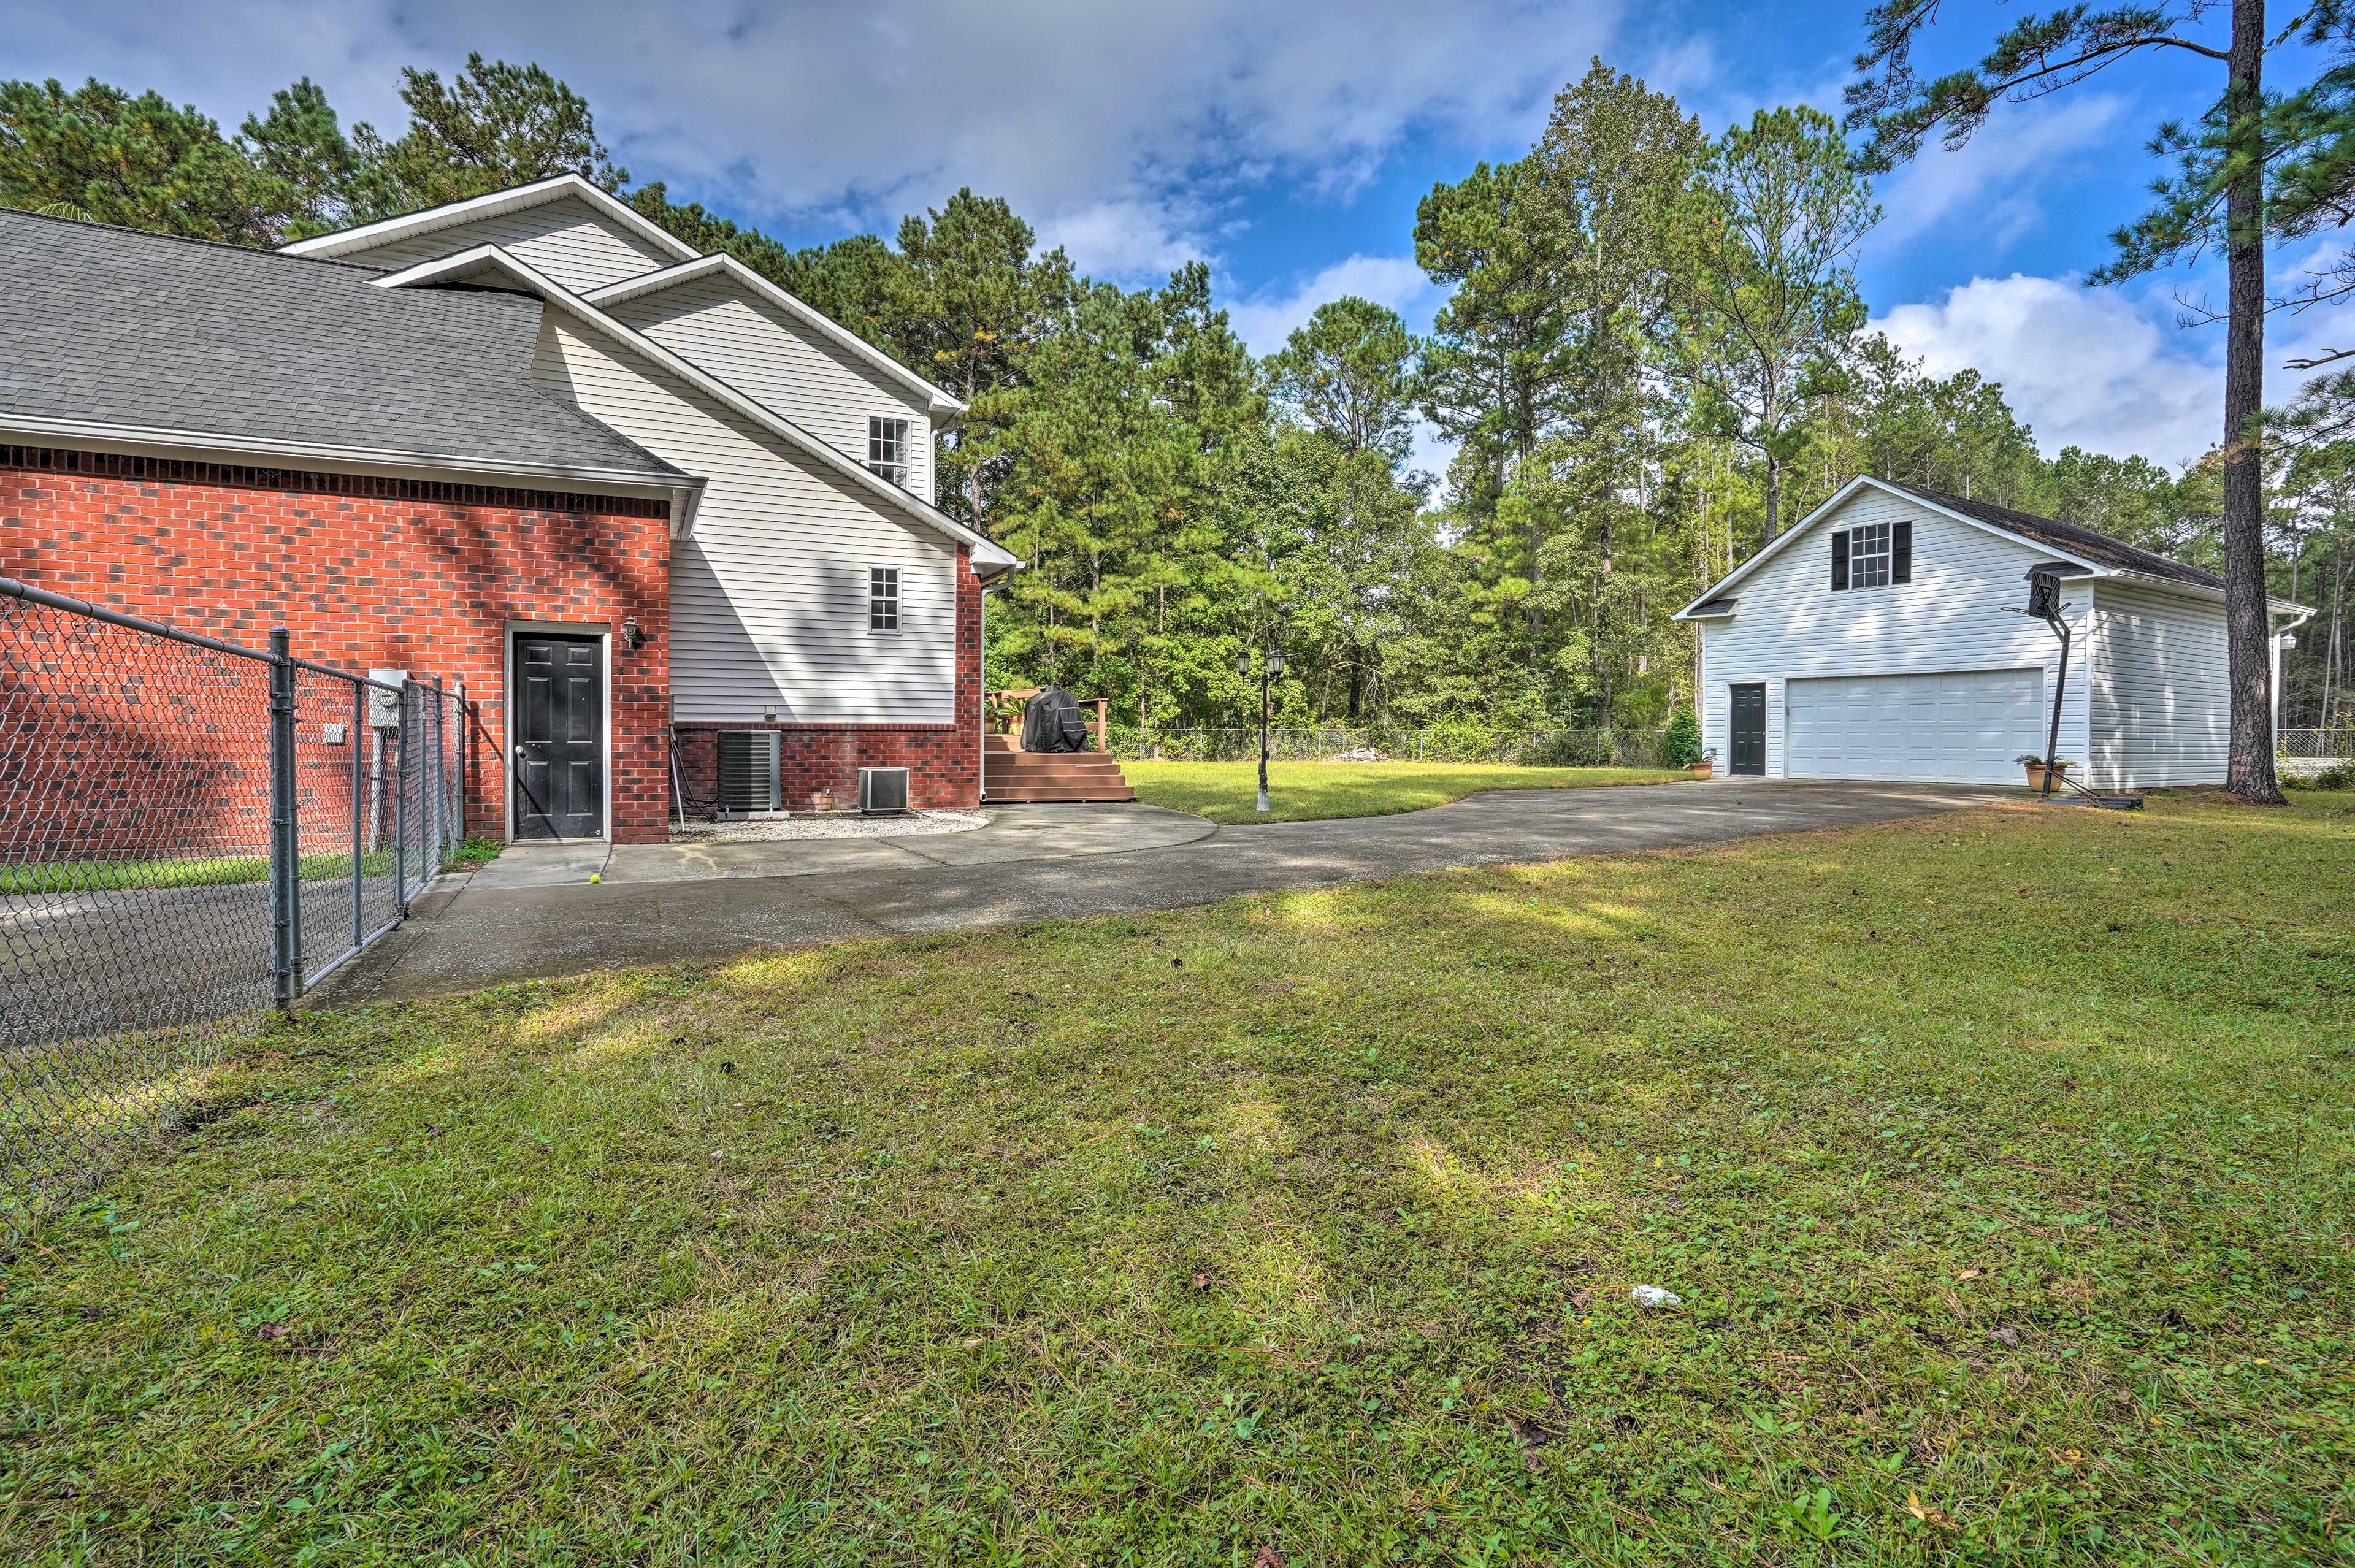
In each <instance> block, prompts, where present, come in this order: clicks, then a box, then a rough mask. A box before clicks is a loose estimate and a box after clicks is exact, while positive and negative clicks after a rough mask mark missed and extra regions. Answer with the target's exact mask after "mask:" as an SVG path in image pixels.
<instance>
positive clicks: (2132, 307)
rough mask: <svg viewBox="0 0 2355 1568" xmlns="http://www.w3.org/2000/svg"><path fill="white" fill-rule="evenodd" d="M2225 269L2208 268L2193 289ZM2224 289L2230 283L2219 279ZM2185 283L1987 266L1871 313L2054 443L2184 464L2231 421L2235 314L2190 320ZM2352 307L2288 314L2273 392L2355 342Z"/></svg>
mask: <svg viewBox="0 0 2355 1568" xmlns="http://www.w3.org/2000/svg"><path fill="white" fill-rule="evenodd" d="M2211 282H2212V280H2208V279H2204V278H2202V277H2200V276H2198V275H2195V276H2193V277H2191V278H2190V279H2189V280H2186V281H2185V283H2183V285H2182V291H2181V292H2182V293H2184V295H2185V296H2186V297H2196V296H2198V295H2199V294H2200V292H2201V289H2202V287H2203V286H2204V285H2205V284H2207V283H2211ZM2214 292H2215V293H2217V294H2218V296H2219V297H2221V294H2222V291H2221V289H2217V290H2215V291H2214ZM2176 293H2177V291H2176V289H2174V288H2171V287H2169V286H2166V285H2164V284H2161V283H2156V282H2154V283H2147V284H2146V285H2144V286H2142V287H2141V288H2140V289H2139V290H2137V291H2133V292H2128V291H2125V290H2121V289H2115V288H2088V287H2087V286H2085V284H2084V283H2083V281H2082V280H2080V279H2079V278H2076V277H2074V276H2063V277H2057V278H2048V277H2031V276H2028V275H2025V274H2022V273H2019V272H2015V273H2013V274H2012V275H2011V276H2009V277H2008V278H1974V279H1972V280H1971V281H1970V282H1969V283H1965V284H1963V285H1962V286H1960V287H1958V288H1955V289H1950V290H1948V291H1947V292H1946V293H1945V295H1944V296H1943V297H1941V298H1939V299H1936V300H1928V301H1922V302H1918V303H1916V304H1902V305H1899V306H1898V307H1897V308H1896V309H1894V310H1891V311H1890V312H1889V313H1888V314H1887V315H1882V316H1879V317H1877V318H1875V319H1874V321H1873V322H1872V323H1871V328H1872V330H1874V331H1877V332H1885V333H1887V334H1888V335H1889V337H1890V340H1891V342H1893V343H1896V344H1898V345H1900V346H1901V347H1903V348H1904V350H1905V351H1906V352H1907V353H1908V354H1910V355H1913V356H1916V357H1920V358H1921V359H1922V360H1923V369H1924V370H1926V371H1927V372H1928V373H1929V374H1931V375H1933V376H1950V375H1953V374H1954V373H1955V371H1957V370H1962V369H1966V368H1968V369H1974V370H1977V372H1978V373H1979V374H1980V375H1982V376H1984V377H1986V378H1987V379H1988V380H1990V381H1997V382H2000V383H2001V384H2002V386H2003V390H2004V397H2005V399H2006V400H2008V401H2009V403H2010V404H2011V407H2012V410H2013V411H2014V412H2016V413H2018V414H2019V417H2020V418H2021V419H2022V420H2024V421H2027V422H2028V424H2029V425H2030V427H2031V428H2032V429H2033V430H2034V431H2035V432H2036V442H2037V445H2038V446H2039V447H2041V449H2042V450H2043V451H2044V453H2045V454H2046V455H2047V456H2051V455H2052V454H2054V453H2058V452H2059V451H2060V450H2061V449H2062V447H2064V446H2082V447H2085V448H2087V449H2088V450H2090V451H2094V452H2105V453H2111V454H2113V455H2115V456H2119V457H2125V456H2129V455H2134V454H2137V453H2138V454H2140V455H2142V456H2144V457H2147V458H2149V459H2150V460H2151V461H2153V462H2155V463H2160V464H2169V465H2176V464H2183V463H2188V462H2190V461H2193V460H2195V459H2197V458H2199V457H2200V456H2201V455H2202V454H2203V453H2206V452H2207V451H2208V450H2209V449H2210V448H2211V447H2212V446H2214V445H2215V444H2216V443H2217V442H2218V441H2219V440H2220V439H2221V438H2222V434H2223V422H2224V367H2223V348H2224V337H2223V327H2222V325H2204V326H2185V325H2180V323H2179V317H2180V316H2181V315H2182V314H2183V312H2182V308H2181V307H2180V306H2179V304H2177V303H2176ZM2350 314H2355V313H2350V311H2348V310H2345V309H2339V310H2320V311H2317V312H2315V313H2314V314H2312V315H2307V316H2304V317H2295V318H2282V317H2276V318H2275V322H2274V324H2273V325H2272V329H2271V331H2270V332H2269V334H2268V339H2269V341H2268V344H2267V347H2266V352H2265V365H2266V370H2265V400H2266V401H2267V402H2268V403H2282V402H2286V401H2287V400H2290V399H2291V398H2293V397H2295V396H2296V392H2297V389H2298V386H2299V384H2300V383H2301V382H2302V381H2304V380H2305V379H2306V378H2307V376H2308V375H2310V374H2311V372H2307V371H2299V370H2292V369H2289V368H2286V361H2287V360H2289V359H2292V358H2295V357H2298V356H2299V355H2301V354H2304V353H2311V352H2313V351H2315V350H2316V349H2318V348H2319V347H2323V346H2325V345H2327V344H2331V343H2334V342H2339V343H2350V344H2355V321H2350Z"/></svg>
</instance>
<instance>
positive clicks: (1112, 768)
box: [982, 735, 1136, 805]
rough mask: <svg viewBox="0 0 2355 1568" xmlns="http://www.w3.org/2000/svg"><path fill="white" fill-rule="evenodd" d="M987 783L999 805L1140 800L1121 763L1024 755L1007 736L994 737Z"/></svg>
mask: <svg viewBox="0 0 2355 1568" xmlns="http://www.w3.org/2000/svg"><path fill="white" fill-rule="evenodd" d="M982 783H983V784H984V786H985V787H986V789H987V791H988V795H989V799H990V800H991V801H992V802H993V803H996V804H998V805H1008V804H1012V805H1023V804H1028V803H1035V802H1042V801H1123V800H1135V798H1136V791H1135V789H1133V788H1132V787H1130V785H1129V782H1128V780H1127V779H1126V778H1125V777H1124V776H1123V774H1122V773H1121V771H1120V760H1119V759H1118V758H1116V757H1108V756H1106V755H1104V754H1103V752H1021V751H1017V750H1015V748H1014V745H1013V742H1012V741H1011V740H1010V739H1009V738H1008V737H1007V736H1004V735H992V736H989V737H988V740H987V744H986V747H985V748H984V751H983V755H982Z"/></svg>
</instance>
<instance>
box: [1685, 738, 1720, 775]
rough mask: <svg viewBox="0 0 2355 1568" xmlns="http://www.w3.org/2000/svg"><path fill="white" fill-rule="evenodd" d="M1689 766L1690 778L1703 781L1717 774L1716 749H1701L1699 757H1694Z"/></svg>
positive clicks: (1713, 747)
mask: <svg viewBox="0 0 2355 1568" xmlns="http://www.w3.org/2000/svg"><path fill="white" fill-rule="evenodd" d="M1689 767H1690V769H1691V772H1692V776H1693V777H1695V778H1697V779H1705V778H1708V777H1710V775H1712V774H1714V773H1716V772H1717V748H1716V747H1715V746H1704V747H1702V748H1701V753H1700V756H1698V757H1695V758H1694V759H1693V760H1692V762H1691V763H1689Z"/></svg>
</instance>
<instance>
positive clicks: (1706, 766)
mask: <svg viewBox="0 0 2355 1568" xmlns="http://www.w3.org/2000/svg"><path fill="white" fill-rule="evenodd" d="M1691 772H1692V776H1693V777H1695V778H1697V779H1705V778H1708V777H1710V775H1712V774H1714V773H1716V772H1717V764H1716V763H1693V764H1692V765H1691Z"/></svg>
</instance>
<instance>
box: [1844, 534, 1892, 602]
mask: <svg viewBox="0 0 2355 1568" xmlns="http://www.w3.org/2000/svg"><path fill="white" fill-rule="evenodd" d="M1890 559H1891V549H1890V548H1889V525H1888V524H1887V523H1865V524H1862V525H1860V526H1859V527H1857V528H1850V529H1849V531H1848V585H1849V587H1850V588H1886V587H1888V586H1889V583H1890Z"/></svg>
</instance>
